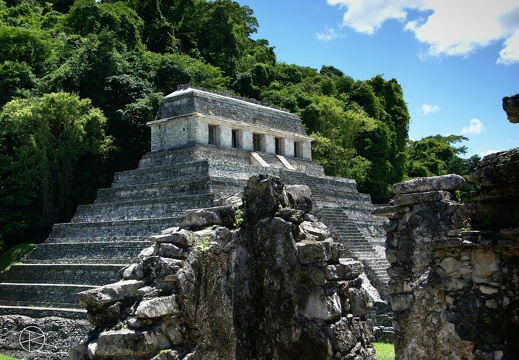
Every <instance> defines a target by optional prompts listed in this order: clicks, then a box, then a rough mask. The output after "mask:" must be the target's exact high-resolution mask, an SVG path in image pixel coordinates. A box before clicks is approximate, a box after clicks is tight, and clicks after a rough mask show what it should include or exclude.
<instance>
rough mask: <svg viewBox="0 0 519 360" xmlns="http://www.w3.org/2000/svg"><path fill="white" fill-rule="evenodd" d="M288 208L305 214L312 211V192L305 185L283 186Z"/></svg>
mask: <svg viewBox="0 0 519 360" xmlns="http://www.w3.org/2000/svg"><path fill="white" fill-rule="evenodd" d="M283 191H284V192H285V193H286V197H287V200H288V204H287V205H288V206H289V207H291V208H293V209H296V210H301V211H303V212H305V213H309V212H310V211H312V198H311V197H312V191H310V188H309V187H308V186H306V185H285V187H284V188H283Z"/></svg>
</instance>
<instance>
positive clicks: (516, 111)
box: [503, 94, 519, 124]
mask: <svg viewBox="0 0 519 360" xmlns="http://www.w3.org/2000/svg"><path fill="white" fill-rule="evenodd" d="M503 110H504V111H505V112H506V116H507V118H508V120H510V122H511V123H512V124H517V123H519V94H515V95H512V96H505V97H504V98H503Z"/></svg>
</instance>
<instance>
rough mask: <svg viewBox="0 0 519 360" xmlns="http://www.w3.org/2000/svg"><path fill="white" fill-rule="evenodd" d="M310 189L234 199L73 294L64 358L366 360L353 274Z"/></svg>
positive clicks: (269, 190)
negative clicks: (72, 337) (78, 317)
mask: <svg viewBox="0 0 519 360" xmlns="http://www.w3.org/2000/svg"><path fill="white" fill-rule="evenodd" d="M311 208H312V201H311V198H310V191H309V188H308V187H306V186H284V185H283V184H282V183H281V181H280V180H279V179H278V178H275V177H270V176H253V177H252V178H250V179H249V181H248V184H247V187H246V188H245V190H244V193H243V195H242V196H240V197H233V198H230V199H228V200H227V201H224V202H222V203H221V205H220V206H216V207H213V208H209V209H203V210H193V211H190V212H189V213H188V214H187V215H186V216H185V217H184V218H183V219H182V221H181V222H180V226H179V227H178V228H171V229H167V230H165V231H164V232H163V233H162V234H159V235H155V236H152V237H151V239H150V240H152V241H153V242H154V245H153V246H152V247H150V248H148V249H146V250H144V251H143V253H142V254H141V257H142V261H140V262H139V263H138V264H134V265H131V266H129V267H127V268H125V269H124V271H123V273H122V276H123V280H122V281H120V282H118V283H114V284H110V285H107V286H103V287H100V288H97V289H93V290H89V291H85V292H83V293H81V294H80V301H81V302H82V303H83V304H84V305H85V306H86V308H87V310H88V315H89V319H90V321H91V323H92V324H93V326H94V327H95V331H92V333H91V336H90V339H89V341H88V342H87V343H85V344H83V345H81V346H80V347H78V348H76V349H75V350H74V351H73V352H72V353H71V357H72V358H73V359H130V358H131V359H154V360H159V359H191V360H193V359H226V360H227V359H375V358H376V357H375V351H374V348H373V344H372V342H373V332H372V327H371V324H370V322H369V321H368V320H366V314H367V310H368V305H369V304H368V303H369V298H368V295H367V293H366V291H365V290H364V289H362V287H361V283H362V279H361V278H360V277H359V276H360V275H361V274H362V273H363V266H362V264H361V263H360V262H359V261H357V260H353V259H351V258H342V257H341V255H342V254H343V249H342V245H340V244H339V243H336V242H335V241H334V240H333V239H332V237H331V234H330V232H329V230H328V229H327V227H326V226H325V225H324V224H322V223H321V222H319V221H317V219H316V218H315V217H314V216H312V215H310V214H309V211H310V210H311Z"/></svg>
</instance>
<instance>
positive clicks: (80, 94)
mask: <svg viewBox="0 0 519 360" xmlns="http://www.w3.org/2000/svg"><path fill="white" fill-rule="evenodd" d="M258 26H259V24H258V22H257V19H256V18H255V17H254V16H253V11H252V9H250V8H249V7H247V6H240V5H239V4H238V3H236V2H234V1H231V0H214V1H209V0H168V1H157V0H144V1H130V0H121V1H114V0H100V1H96V0H75V1H74V0H50V1H43V0H0V193H1V194H0V195H1V197H2V199H3V201H2V203H1V204H0V250H1V249H2V247H4V248H9V247H12V246H14V245H16V244H18V243H22V242H29V241H34V239H37V238H44V237H45V234H46V232H48V231H49V229H50V226H51V224H52V223H53V222H56V221H68V220H69V219H70V217H71V216H72V214H73V212H74V210H75V207H76V205H77V204H81V203H88V202H92V201H93V200H94V197H95V189H96V188H98V187H101V186H108V185H109V184H110V182H111V178H112V175H113V172H114V171H120V170H126V169H130V168H134V167H136V166H137V164H138V161H139V159H140V158H141V156H142V155H143V154H144V153H145V152H146V151H148V149H149V141H150V136H149V129H147V128H146V126H145V123H146V122H147V121H149V120H151V119H153V118H154V117H155V114H156V112H157V109H158V107H159V106H160V103H161V101H162V99H163V97H164V95H166V94H168V93H170V92H172V91H174V90H175V89H176V87H177V86H178V85H180V84H186V83H190V84H192V85H195V86H199V87H204V88H208V89H213V90H223V91H227V92H230V93H235V94H237V95H241V96H245V97H250V98H255V99H257V100H261V101H263V102H265V103H268V104H271V105H274V106H277V107H280V108H283V109H286V110H288V111H290V112H292V113H295V114H297V115H299V116H300V117H301V118H302V121H303V124H304V126H305V128H306V130H307V132H308V134H309V135H310V136H312V137H314V138H315V139H316V140H315V142H314V144H313V149H314V153H313V158H314V159H315V160H316V161H317V162H318V163H320V164H322V165H323V166H324V169H325V171H326V173H327V174H328V175H333V176H341V177H349V178H354V179H355V180H356V181H357V184H358V188H359V190H360V191H362V192H367V193H369V194H371V196H372V199H373V201H374V202H386V201H388V200H389V198H390V196H391V193H390V187H391V185H392V184H393V183H395V182H398V181H401V180H403V179H405V178H407V177H411V176H416V175H433V174H437V173H439V172H444V171H450V170H449V169H456V171H459V172H461V173H462V175H466V170H467V169H468V168H469V167H470V166H469V165H470V161H468V162H467V161H465V160H463V159H461V158H459V157H458V154H460V153H459V152H457V151H458V150H460V149H463V148H454V147H453V146H452V144H453V143H455V142H456V141H457V139H456V138H452V137H448V138H443V140H446V141H443V140H442V139H437V138H436V137H435V138H434V139H432V140H430V141H429V140H427V144H425V143H424V144H423V146H422V140H421V141H417V142H408V127H409V120H410V116H409V113H408V110H407V106H406V103H405V101H404V94H403V90H402V88H401V86H400V84H399V83H398V81H397V80H395V79H390V80H386V79H384V78H383V77H382V76H381V75H375V76H374V77H372V78H371V79H367V80H356V79H353V78H351V77H350V76H348V75H347V74H344V73H343V72H342V71H341V70H339V69H336V68H335V67H333V66H322V68H321V69H319V70H318V69H313V68H309V67H305V66H301V65H295V64H286V63H282V62H278V61H277V59H276V54H275V52H274V48H273V47H271V46H270V45H269V42H268V40H266V39H257V40H253V39H252V38H251V35H252V34H254V33H255V32H256V31H257V28H258ZM449 147H450V149H451V150H453V153H451V152H449ZM433 154H440V155H441V156H444V157H442V158H441V159H440V160H439V161H438V162H435V161H434V160H433V158H432V157H431V156H433ZM447 160H448V161H447Z"/></svg>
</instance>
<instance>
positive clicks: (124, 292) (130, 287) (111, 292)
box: [78, 280, 144, 309]
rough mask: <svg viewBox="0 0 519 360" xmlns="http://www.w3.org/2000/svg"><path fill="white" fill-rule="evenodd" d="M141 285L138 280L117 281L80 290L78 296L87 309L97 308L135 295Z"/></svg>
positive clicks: (142, 284)
mask: <svg viewBox="0 0 519 360" xmlns="http://www.w3.org/2000/svg"><path fill="white" fill-rule="evenodd" d="M143 286H144V283H143V282H142V281H138V280H125V281H119V282H117V283H113V284H109V285H105V286H101V287H98V288H95V289H92V290H87V291H83V292H80V293H79V294H78V298H79V301H80V302H81V304H83V306H85V307H86V308H87V309H97V308H102V307H104V306H106V305H108V304H113V303H115V302H117V301H120V300H123V299H125V298H134V297H136V296H137V290H139V288H141V287H143Z"/></svg>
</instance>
